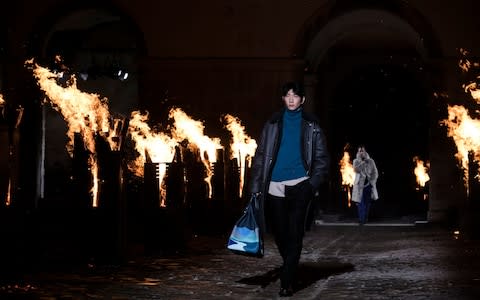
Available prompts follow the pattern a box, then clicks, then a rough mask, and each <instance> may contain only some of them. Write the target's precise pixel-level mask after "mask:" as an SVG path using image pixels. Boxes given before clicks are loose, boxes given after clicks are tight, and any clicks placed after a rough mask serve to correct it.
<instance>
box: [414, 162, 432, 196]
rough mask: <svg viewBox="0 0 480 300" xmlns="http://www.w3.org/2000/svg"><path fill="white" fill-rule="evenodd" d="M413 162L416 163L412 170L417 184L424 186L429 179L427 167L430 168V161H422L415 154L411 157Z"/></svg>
mask: <svg viewBox="0 0 480 300" xmlns="http://www.w3.org/2000/svg"><path fill="white" fill-rule="evenodd" d="M413 162H415V164H416V166H415V169H414V170H413V172H414V173H415V176H416V179H417V184H418V186H420V187H424V186H425V184H426V183H427V181H429V180H430V176H428V169H429V168H430V163H429V162H426V163H424V162H423V161H422V160H421V159H420V158H419V157H418V156H415V157H414V158H413ZM417 189H418V188H417Z"/></svg>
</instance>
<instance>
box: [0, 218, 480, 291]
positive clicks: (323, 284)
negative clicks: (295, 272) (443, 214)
mask: <svg viewBox="0 0 480 300" xmlns="http://www.w3.org/2000/svg"><path fill="white" fill-rule="evenodd" d="M225 239H226V237H196V238H194V239H193V240H192V242H191V244H190V246H189V250H188V251H187V252H185V253H183V254H178V255H174V256H168V257H149V258H145V259H143V260H142V261H135V262H134V261H132V262H129V263H128V264H126V265H122V266H85V267H84V268H75V269H73V270H69V271H68V272H67V271H48V272H46V271H43V272H42V271H36V272H32V273H30V274H24V275H23V276H22V278H21V279H16V281H15V282H14V281H11V282H6V283H2V286H1V287H0V299H277V298H278V296H277V292H278V290H279V281H278V274H277V271H278V269H277V268H278V266H279V265H280V257H279V256H278V254H277V252H276V248H275V247H274V245H273V243H272V240H271V238H270V237H267V238H266V255H265V257H264V258H261V259H259V258H250V257H245V256H240V255H236V254H233V253H231V252H229V251H228V250H226V249H225ZM479 246H480V242H479V241H478V240H468V239H466V238H464V237H463V236H462V234H458V235H456V234H454V233H453V232H452V231H449V230H445V229H439V228H433V227H428V226H425V227H374V226H362V227H360V226H315V227H314V228H313V230H312V231H310V232H308V233H307V235H306V237H305V242H304V251H303V253H302V259H301V265H300V270H299V280H300V281H299V286H298V289H297V291H296V293H295V294H294V296H293V297H291V298H292V299H480V247H479Z"/></svg>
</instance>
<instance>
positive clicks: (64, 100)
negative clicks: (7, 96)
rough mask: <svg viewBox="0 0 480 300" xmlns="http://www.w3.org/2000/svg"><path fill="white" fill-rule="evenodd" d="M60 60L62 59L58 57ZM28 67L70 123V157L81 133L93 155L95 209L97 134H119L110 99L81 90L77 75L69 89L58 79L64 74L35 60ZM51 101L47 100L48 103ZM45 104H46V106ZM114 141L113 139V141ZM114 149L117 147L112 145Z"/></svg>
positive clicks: (92, 172) (56, 108)
mask: <svg viewBox="0 0 480 300" xmlns="http://www.w3.org/2000/svg"><path fill="white" fill-rule="evenodd" d="M57 60H59V58H58V57H57ZM25 64H26V66H27V67H29V68H31V69H32V70H33V75H34V77H35V78H36V79H37V80H38V85H39V86H40V89H41V90H43V91H44V92H45V94H46V96H47V97H48V100H49V102H50V104H51V106H52V107H53V109H55V110H56V111H58V112H59V113H61V114H62V116H63V118H64V119H65V121H66V122H67V125H68V131H67V136H68V138H69V141H68V143H67V145H66V148H67V151H68V153H69V154H70V156H71V157H72V156H73V147H74V144H73V143H74V135H75V133H80V135H81V137H82V139H83V142H84V145H85V148H86V150H88V152H89V158H88V165H89V169H90V172H91V174H92V177H93V182H92V188H91V190H90V192H91V193H92V196H93V202H92V206H93V207H96V206H98V199H97V197H98V165H97V154H96V150H95V136H96V135H97V134H99V135H101V136H103V137H105V138H107V139H106V140H107V141H108V137H110V136H114V135H115V133H114V132H112V130H111V129H110V113H109V110H108V104H107V99H106V98H100V97H99V95H97V94H89V93H84V92H82V91H80V90H79V89H78V88H77V80H76V78H75V76H74V75H72V77H71V78H70V79H69V80H68V82H67V86H66V87H62V86H60V85H59V84H58V83H57V79H58V78H61V77H62V76H64V75H65V74H64V72H60V73H54V72H52V71H50V70H49V69H48V68H45V67H41V66H39V65H38V64H36V63H34V62H33V59H32V60H28V61H26V62H25ZM46 101H47V99H45V102H46ZM45 102H44V104H45ZM111 141H112V142H113V140H111ZM110 147H111V149H112V150H114V149H116V148H115V147H116V145H115V144H110Z"/></svg>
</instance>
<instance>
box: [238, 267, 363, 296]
mask: <svg viewBox="0 0 480 300" xmlns="http://www.w3.org/2000/svg"><path fill="white" fill-rule="evenodd" d="M280 269H281V268H280V267H277V268H275V269H272V270H270V271H268V272H266V273H264V274H260V275H256V276H252V277H247V278H242V279H240V280H238V281H237V282H238V283H244V284H248V285H258V286H261V287H262V288H265V287H266V286H268V285H269V284H270V283H273V282H275V281H277V280H278V279H279V277H280ZM353 270H354V266H353V265H352V264H350V263H342V262H332V261H325V262H305V263H300V265H299V266H298V277H297V278H298V282H297V286H296V288H295V290H296V291H299V290H302V289H305V288H307V287H308V286H310V285H312V284H314V283H315V282H317V281H319V280H321V279H325V278H328V277H330V276H332V275H337V274H342V273H346V272H351V271H353Z"/></svg>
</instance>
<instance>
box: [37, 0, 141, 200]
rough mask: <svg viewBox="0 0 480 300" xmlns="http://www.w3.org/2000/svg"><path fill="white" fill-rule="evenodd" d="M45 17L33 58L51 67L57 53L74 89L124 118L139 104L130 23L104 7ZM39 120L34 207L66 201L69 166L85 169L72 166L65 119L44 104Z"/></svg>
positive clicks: (136, 45)
mask: <svg viewBox="0 0 480 300" xmlns="http://www.w3.org/2000/svg"><path fill="white" fill-rule="evenodd" d="M45 19H46V20H48V23H47V24H41V25H40V26H39V30H40V33H37V34H34V35H35V36H40V37H41V38H38V40H37V41H36V43H35V45H37V46H36V47H37V48H36V49H32V55H33V56H34V58H35V59H37V61H39V62H40V64H44V66H46V67H49V68H50V69H52V70H55V68H57V67H58V66H59V65H58V64H56V63H55V62H54V61H55V57H56V56H59V57H60V58H61V59H62V64H63V65H64V66H66V68H68V70H69V73H71V74H75V76H76V78H77V87H78V89H79V90H81V91H82V92H85V93H92V94H98V95H99V97H100V98H106V99H107V100H108V107H109V113H110V114H111V116H112V118H113V117H115V118H124V119H126V118H128V117H129V114H130V113H131V111H133V110H135V109H137V108H138V104H139V96H138V61H139V58H140V57H141V56H142V55H144V54H145V45H144V41H143V37H142V35H141V34H140V33H139V32H140V31H139V29H138V28H137V27H136V25H135V24H134V22H132V20H131V19H129V18H128V17H127V16H125V15H123V14H122V13H121V12H119V11H117V10H116V9H115V8H113V7H112V8H108V7H103V6H102V7H95V6H92V7H84V6H82V7H80V8H79V7H65V8H63V9H62V11H61V12H60V11H59V12H57V14H55V15H53V16H50V17H49V18H45ZM40 120H41V124H40V126H39V131H40V132H39V139H40V141H39V143H38V144H39V145H41V146H40V147H41V149H39V157H38V161H39V163H38V175H37V184H36V186H37V193H36V198H37V199H39V200H38V202H37V205H48V206H55V205H65V199H66V198H69V197H70V198H71V197H72V195H76V194H77V193H76V192H75V190H76V187H75V183H73V182H72V180H71V178H72V172H74V170H73V169H75V168H77V169H79V170H83V169H84V171H82V172H88V171H87V170H86V169H87V168H88V166H86V165H82V166H75V165H74V164H75V161H74V160H72V158H71V157H70V155H69V153H67V151H66V144H67V142H68V137H67V135H66V132H67V129H68V128H67V123H66V122H65V120H64V119H63V116H62V115H61V114H60V113H59V112H58V111H55V110H54V109H52V108H51V107H50V106H49V105H44V106H42V116H41V117H40ZM77 190H78V189H77ZM82 190H86V192H85V194H86V195H84V196H83V197H85V196H88V193H89V191H88V189H87V188H84V189H82ZM82 201H83V200H82ZM72 202H73V201H71V203H72Z"/></svg>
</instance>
